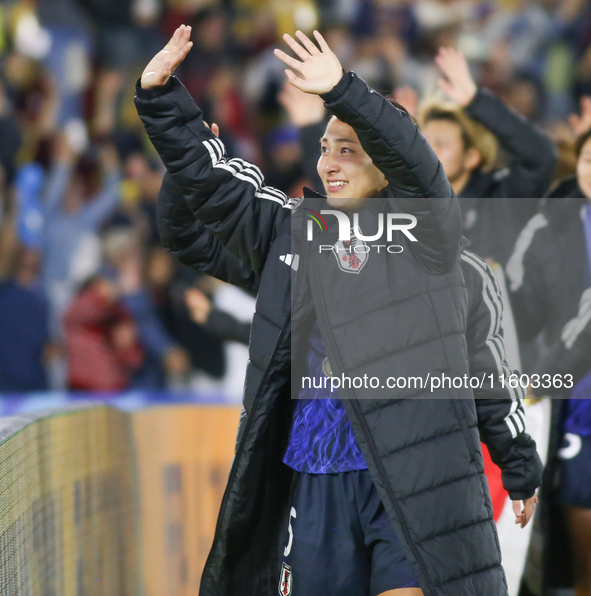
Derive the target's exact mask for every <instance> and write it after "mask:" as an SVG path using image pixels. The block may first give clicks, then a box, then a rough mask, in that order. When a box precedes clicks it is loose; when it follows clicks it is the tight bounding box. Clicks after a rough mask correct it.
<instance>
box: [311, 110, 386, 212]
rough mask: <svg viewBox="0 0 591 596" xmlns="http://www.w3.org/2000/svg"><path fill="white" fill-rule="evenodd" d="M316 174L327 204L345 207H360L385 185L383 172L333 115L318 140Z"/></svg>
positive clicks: (345, 126)
mask: <svg viewBox="0 0 591 596" xmlns="http://www.w3.org/2000/svg"><path fill="white" fill-rule="evenodd" d="M318 175H319V176H320V179H321V180H322V183H323V184H324V188H325V190H326V196H327V199H328V204H329V205H330V206H331V207H337V208H339V209H344V210H347V211H355V210H356V209H360V208H361V207H363V206H364V205H365V204H366V203H367V202H369V201H370V200H371V199H372V198H374V197H378V196H380V195H381V193H382V192H383V191H384V190H385V189H386V187H387V186H388V181H387V180H386V176H384V174H383V173H382V172H381V171H380V170H379V169H378V168H377V167H376V165H375V164H374V163H373V161H372V159H371V157H370V156H369V155H368V154H367V153H366V152H365V150H364V149H363V147H362V146H361V143H360V142H359V137H358V136H357V133H356V132H355V130H354V129H353V128H352V127H351V126H349V125H348V124H346V123H345V122H341V120H339V119H338V118H335V117H333V118H331V119H330V121H329V123H328V126H327V127H326V131H325V133H324V136H323V137H322V139H321V140H320V159H319V160H318Z"/></svg>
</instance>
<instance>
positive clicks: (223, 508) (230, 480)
mask: <svg viewBox="0 0 591 596" xmlns="http://www.w3.org/2000/svg"><path fill="white" fill-rule="evenodd" d="M290 318H291V314H290ZM289 322H290V321H289V319H288V320H287V321H286V322H285V324H284V325H283V328H282V329H281V333H280V334H279V338H278V339H277V342H276V344H275V348H274V349H273V353H272V354H271V359H270V360H269V364H268V365H267V369H266V370H265V374H264V375H263V378H262V380H261V384H260V385H259V390H258V391H257V394H256V395H255V398H254V400H253V402H252V408H251V414H252V412H253V411H254V410H255V406H256V405H257V404H258V401H259V399H260V397H261V394H262V392H263V389H264V386H265V382H266V381H267V378H268V376H269V371H270V369H271V365H272V364H273V361H274V360H275V356H276V354H277V349H278V347H279V344H280V343H281V340H282V339H283V337H284V336H285V332H286V331H287V329H288V327H289ZM253 418H254V417H253V416H252V415H249V414H247V416H246V426H245V427H244V433H243V434H242V439H241V440H240V443H239V445H238V447H237V449H236V454H235V455H234V462H238V460H239V459H240V456H241V455H242V451H243V450H244V443H245V441H246V437H247V436H248V431H249V430H250V426H251V423H252V420H253ZM235 476H236V466H234V465H232V469H231V470H230V476H229V477H228V484H227V488H226V491H225V492H224V496H223V498H222V504H221V506H220V513H219V516H218V521H217V524H216V528H215V533H214V535H213V541H212V548H211V550H210V554H209V556H208V557H207V561H206V562H205V566H204V568H203V575H202V580H201V582H203V580H204V579H205V577H206V572H207V571H208V570H209V568H210V567H211V558H212V556H213V550H214V549H213V546H214V545H215V543H216V541H217V540H218V539H219V532H220V527H221V524H222V520H223V518H224V513H225V511H226V508H227V505H228V498H229V496H228V495H229V490H228V489H229V487H230V486H231V485H232V484H233V482H234V478H235ZM204 587H205V586H203V585H201V586H200V588H199V591H200V592H201V589H202V588H204Z"/></svg>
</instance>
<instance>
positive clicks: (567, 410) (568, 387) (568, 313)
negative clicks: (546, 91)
mask: <svg viewBox="0 0 591 596" xmlns="http://www.w3.org/2000/svg"><path fill="white" fill-rule="evenodd" d="M577 155H578V158H577V174H576V177H575V179H568V180H565V181H563V182H562V183H561V184H559V185H558V187H557V188H556V189H555V190H554V191H553V192H552V194H551V196H550V198H548V200H547V202H546V204H545V206H544V208H543V209H542V211H541V212H540V213H539V214H537V215H536V216H534V217H533V218H532V219H531V220H530V221H529V223H528V224H527V225H526V227H525V228H524V230H523V232H522V233H521V235H520V236H519V239H518V240H517V243H516V245H515V251H514V253H513V255H512V257H511V259H510V260H509V263H508V265H507V276H508V278H509V282H510V283H509V292H510V298H511V303H512V306H513V312H514V315H515V324H516V327H517V333H518V335H519V338H520V340H522V341H528V340H531V339H533V338H535V337H536V336H538V334H540V333H541V334H542V339H543V341H544V343H545V345H546V346H547V348H548V350H549V352H548V353H547V354H544V355H543V358H542V360H541V362H539V363H538V364H537V365H535V366H534V367H533V369H532V370H531V371H528V372H531V373H533V374H536V375H539V377H536V378H535V380H534V382H533V383H532V390H533V393H534V394H535V395H537V396H539V397H542V396H545V395H553V396H559V397H562V398H566V399H558V400H555V401H553V402H552V427H551V437H550V445H549V450H548V464H547V467H546V471H545V476H544V484H543V501H542V502H543V504H544V506H543V509H542V511H543V516H542V519H543V525H544V530H545V532H546V533H547V540H546V542H545V556H544V563H543V572H544V577H545V580H544V581H545V585H547V586H549V587H556V588H558V587H560V588H564V587H570V586H571V585H572V584H573V583H574V584H576V587H577V590H578V591H577V595H578V594H581V595H584V596H587V595H588V594H590V592H589V587H590V586H591V513H590V509H591V475H590V474H589V462H590V461H591V438H590V435H591V401H589V397H591V386H589V379H588V378H587V377H585V375H586V374H587V373H588V372H589V369H591V366H590V365H589V352H585V351H584V349H585V347H586V346H588V343H587V342H588V330H586V326H587V325H588V321H589V317H590V316H591V308H589V305H590V292H591V130H589V131H587V132H586V133H584V134H583V135H581V136H580V137H579V139H578V142H577ZM543 375H548V376H546V377H544V376H543ZM569 375H572V377H571V376H569ZM573 385H574V387H573ZM581 398H582V399H581ZM561 447H562V448H561ZM557 506H558V507H559V508H561V509H562V510H563V511H562V513H561V512H559V511H557V510H556V507H557ZM562 520H565V521H566V523H567V526H568V531H569V532H570V537H569V538H566V540H565V538H564V528H563V527H562V525H563V523H562ZM569 542H570V543H571V544H572V545H573V549H572V552H571V550H570V549H569V548H568V543H569ZM573 563H574V566H573ZM573 571H574V575H573ZM571 578H574V579H572V581H571Z"/></svg>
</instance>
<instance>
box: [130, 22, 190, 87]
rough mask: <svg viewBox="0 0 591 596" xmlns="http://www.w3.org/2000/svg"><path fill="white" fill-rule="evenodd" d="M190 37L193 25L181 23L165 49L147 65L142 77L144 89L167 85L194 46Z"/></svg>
mask: <svg viewBox="0 0 591 596" xmlns="http://www.w3.org/2000/svg"><path fill="white" fill-rule="evenodd" d="M190 37H191V27H189V26H187V25H181V26H180V27H179V28H178V29H177V30H176V31H175V32H174V35H173V36H172V37H171V38H170V41H169V42H168V43H167V44H166V45H165V46H164V49H162V50H160V52H158V53H157V54H156V55H155V56H154V58H152V60H150V63H149V64H148V66H146V68H145V70H144V73H143V74H142V79H141V86H142V89H154V88H156V87H164V85H166V83H167V82H168V79H169V78H170V76H171V75H172V73H173V72H174V71H175V70H176V69H177V68H178V66H179V64H180V63H181V62H182V61H183V60H184V59H185V57H186V56H187V54H188V53H189V50H190V49H191V48H192V47H193V42H192V41H189V38H190Z"/></svg>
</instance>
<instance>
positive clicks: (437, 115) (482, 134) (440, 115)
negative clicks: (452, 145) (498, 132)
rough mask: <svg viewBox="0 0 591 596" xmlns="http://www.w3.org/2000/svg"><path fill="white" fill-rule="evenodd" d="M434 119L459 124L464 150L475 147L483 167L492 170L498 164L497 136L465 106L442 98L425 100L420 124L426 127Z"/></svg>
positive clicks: (419, 119) (421, 110) (420, 112)
mask: <svg viewBox="0 0 591 596" xmlns="http://www.w3.org/2000/svg"><path fill="white" fill-rule="evenodd" d="M432 120H445V121H447V122H453V123H454V124H457V125H458V127H459V128H460V132H461V135H462V142H463V144H464V150H466V151H467V150H468V149H470V148H472V147H474V149H476V151H478V153H480V165H479V167H480V168H481V169H483V170H485V171H487V170H492V169H493V168H494V167H495V165H497V155H498V152H499V143H498V141H497V138H496V137H495V136H494V135H493V133H492V132H490V131H489V130H488V129H487V128H485V127H484V126H483V125H482V124H480V122H478V121H476V120H474V119H473V118H470V116H468V115H467V114H466V112H465V110H464V108H462V107H461V106H458V105H456V104H453V103H450V102H446V101H440V100H431V101H428V102H425V103H424V104H423V105H422V106H421V108H420V110H419V118H418V121H419V125H420V126H421V128H424V127H425V126H426V125H427V124H428V123H429V122H431V121H432Z"/></svg>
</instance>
